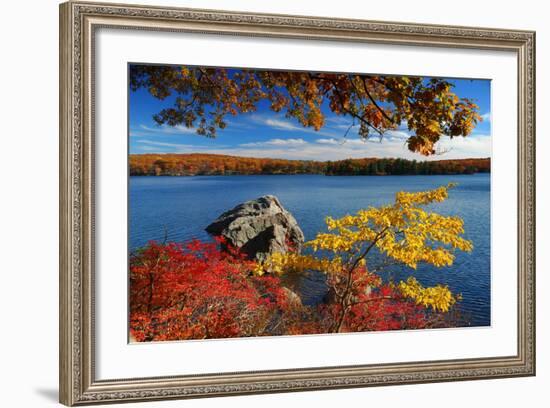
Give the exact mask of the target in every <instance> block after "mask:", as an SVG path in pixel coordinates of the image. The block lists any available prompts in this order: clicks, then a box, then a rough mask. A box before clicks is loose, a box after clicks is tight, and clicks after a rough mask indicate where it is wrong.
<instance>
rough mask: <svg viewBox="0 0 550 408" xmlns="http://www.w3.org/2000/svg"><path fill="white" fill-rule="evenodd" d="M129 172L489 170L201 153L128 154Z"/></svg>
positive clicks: (465, 162) (456, 163)
mask: <svg viewBox="0 0 550 408" xmlns="http://www.w3.org/2000/svg"><path fill="white" fill-rule="evenodd" d="M129 170H130V175H131V176H223V175H262V174H265V175H275V174H322V175H327V176H351V175H364V176H367V175H377V176H384V175H437V174H474V173H489V172H490V171H491V159H490V158H483V159H456V160H437V161H417V160H407V159H394V158H384V159H377V158H363V159H345V160H337V161H314V160H285V159H270V158H252V157H238V156H227V155H218V154H201V153H191V154H133V155H130V159H129Z"/></svg>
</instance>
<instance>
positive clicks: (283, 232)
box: [206, 195, 304, 261]
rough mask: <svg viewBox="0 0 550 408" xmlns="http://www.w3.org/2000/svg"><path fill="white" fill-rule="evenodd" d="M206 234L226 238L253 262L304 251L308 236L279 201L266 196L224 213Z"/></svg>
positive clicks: (208, 228)
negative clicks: (276, 254)
mask: <svg viewBox="0 0 550 408" xmlns="http://www.w3.org/2000/svg"><path fill="white" fill-rule="evenodd" d="M206 231H207V232H208V233H210V234H212V235H214V236H222V237H224V238H225V239H226V240H227V242H228V243H229V244H231V245H233V246H235V247H237V248H240V250H241V251H242V252H243V253H245V254H246V255H247V256H248V257H249V258H250V259H255V260H258V261H264V260H265V259H266V258H267V256H268V255H269V254H273V253H275V252H282V253H285V252H288V251H289V250H290V249H291V248H289V244H290V246H291V247H292V248H293V249H295V250H296V251H300V250H301V249H302V244H303V243H304V233H303V232H302V230H301V229H300V227H299V226H298V223H297V222H296V219H295V218H294V217H293V216H292V214H291V213H290V212H288V211H287V210H285V209H284V207H283V206H282V205H281V202H280V201H279V199H278V198H277V197H275V196H272V195H266V196H263V197H260V198H257V199H255V200H251V201H247V202H245V203H242V204H239V205H238V206H236V207H235V208H233V209H232V210H229V211H226V212H224V213H223V214H222V215H220V216H219V217H218V219H216V220H215V221H214V222H213V223H212V224H210V225H209V226H208V227H206Z"/></svg>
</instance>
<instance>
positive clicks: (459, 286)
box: [129, 173, 491, 326]
mask: <svg viewBox="0 0 550 408" xmlns="http://www.w3.org/2000/svg"><path fill="white" fill-rule="evenodd" d="M490 180H491V177H490V174H486V173H482V174H473V175H451V176H448V175H445V176H335V177H330V176H322V175H288V176H284V175H277V176H267V175H265V176H194V177H130V182H129V246H130V250H131V251H132V250H135V249H136V248H139V247H141V246H143V245H145V244H146V243H147V242H148V241H150V240H158V241H162V240H164V238H165V236H166V237H167V239H168V241H178V242H183V241H188V240H190V239H193V238H198V239H200V240H210V239H211V238H210V236H209V235H208V234H207V233H206V232H205V231H204V228H205V227H206V226H207V225H208V224H210V223H211V222H212V221H213V220H214V219H216V218H217V217H218V216H219V215H220V214H221V213H222V212H224V211H227V210H229V209H231V208H233V207H234V206H236V205H237V204H239V203H241V202H243V201H247V200H251V199H254V198H258V197H260V196H262V195H266V194H273V195H275V196H277V197H278V198H279V200H280V201H281V203H282V204H283V206H284V207H285V208H286V209H287V210H288V211H290V212H291V213H292V214H293V215H294V217H295V218H296V220H297V221H298V224H299V225H300V227H301V228H302V230H303V232H304V235H305V238H306V241H307V240H310V239H312V238H314V237H315V235H316V233H317V232H319V231H324V230H325V223H324V219H325V217H326V216H328V215H330V216H332V217H335V218H337V217H340V216H343V215H345V214H350V213H354V212H356V211H357V210H359V209H361V208H366V207H368V206H378V205H383V204H389V203H392V202H393V201H394V197H395V193H396V192H397V191H401V190H406V191H423V190H429V189H433V188H436V187H439V186H441V185H446V184H447V183H449V182H456V183H458V186H457V187H456V188H454V189H453V190H451V192H450V197H449V199H448V200H447V201H445V202H443V203H439V204H435V205H432V206H431V207H430V208H431V209H433V210H434V211H437V212H439V213H441V214H445V215H458V216H460V217H462V219H463V220H464V228H465V230H466V233H465V237H466V238H468V239H470V240H472V241H473V244H474V250H473V251H472V252H471V253H461V252H458V253H457V256H456V259H455V263H454V265H453V266H452V267H445V268H435V267H430V266H426V265H419V267H418V269H417V270H416V271H414V270H412V269H408V268H406V267H399V268H395V267H394V268H392V269H391V270H389V271H387V272H385V273H383V274H382V277H383V278H384V279H394V280H399V279H406V277H407V276H409V275H414V276H415V277H416V278H417V279H418V280H419V281H420V282H421V283H422V284H424V285H435V284H438V283H441V284H446V285H448V286H449V288H450V289H451V290H452V291H453V293H461V294H462V297H463V300H462V302H461V308H462V310H463V311H464V315H465V316H467V318H468V320H469V323H470V324H471V325H472V326H487V325H490V316H491V309H490V305H491V297H490V288H491V270H490V255H491V238H490V231H491V217H490V197H491V195H490V194H491V193H490ZM288 283H289V285H290V286H292V287H293V288H294V289H295V290H297V291H298V292H299V293H300V295H301V297H302V300H303V302H304V303H305V304H316V303H319V302H320V301H321V300H322V297H323V296H324V293H325V290H326V287H325V284H324V276H323V275H321V274H304V275H303V276H298V277H293V278H292V280H290V281H289V282H288Z"/></svg>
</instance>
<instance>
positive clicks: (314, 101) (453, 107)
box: [130, 65, 481, 156]
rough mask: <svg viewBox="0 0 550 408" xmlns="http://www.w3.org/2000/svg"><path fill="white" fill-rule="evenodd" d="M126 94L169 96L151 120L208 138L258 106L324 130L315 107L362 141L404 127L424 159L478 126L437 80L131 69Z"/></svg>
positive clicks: (470, 107)
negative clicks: (444, 141)
mask: <svg viewBox="0 0 550 408" xmlns="http://www.w3.org/2000/svg"><path fill="white" fill-rule="evenodd" d="M130 88H131V89H132V90H137V89H139V88H145V89H147V90H148V91H149V93H150V94H151V95H153V96H154V97H156V98H158V99H160V100H163V99H165V98H167V97H169V96H170V95H175V102H174V104H173V105H172V106H170V107H167V108H164V109H162V110H161V111H160V112H158V113H157V114H155V115H154V120H155V121H156V122H157V123H158V124H166V125H169V126H177V125H183V126H186V127H188V128H192V127H195V128H196V129H197V133H198V134H199V135H203V136H207V137H215V136H216V132H217V129H224V128H225V127H226V126H227V124H228V123H227V119H226V117H227V116H228V115H233V116H235V115H238V114H240V113H246V112H254V111H256V109H257V107H258V104H259V102H260V101H268V103H269V106H270V108H271V110H273V111H274V112H283V113H284V114H285V115H286V116H287V117H288V118H292V119H294V120H297V121H298V122H299V123H300V124H301V125H302V126H304V127H310V128H313V129H315V130H320V129H321V128H322V127H323V126H324V125H325V115H324V114H323V111H322V107H327V106H328V108H329V109H330V110H331V111H332V112H333V113H335V114H336V115H338V116H344V117H348V118H350V119H351V123H350V128H348V130H347V131H346V133H345V135H347V133H348V132H349V130H350V129H351V127H353V126H359V130H358V133H359V136H360V137H362V138H364V139H366V138H369V137H370V136H371V135H372V134H376V135H378V136H380V137H382V136H383V134H384V132H386V131H388V130H391V129H396V128H398V127H399V126H400V125H401V124H404V125H406V126H407V128H408V129H409V131H411V133H412V136H410V137H409V138H408V139H407V142H406V143H407V146H408V148H409V150H411V151H413V152H418V153H420V154H422V155H425V156H429V155H432V154H435V153H436V148H435V144H436V142H437V141H438V140H439V139H440V137H441V136H449V137H451V138H453V137H456V136H468V135H469V134H470V133H471V132H472V130H473V129H474V128H475V126H476V124H477V123H478V122H479V121H481V116H480V115H479V113H478V109H479V108H478V106H477V105H476V104H475V103H473V101H472V100H470V99H468V98H459V97H458V96H457V95H456V94H455V93H454V92H453V91H452V89H453V84H451V83H450V82H448V81H446V80H444V79H441V78H431V79H428V80H426V79H423V78H422V77H412V76H383V75H363V74H361V75H358V74H345V73H314V72H290V71H259V70H250V69H238V70H228V69H225V68H203V67H187V66H149V65H132V66H131V67H130Z"/></svg>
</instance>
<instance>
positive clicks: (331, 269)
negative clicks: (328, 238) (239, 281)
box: [253, 252, 343, 276]
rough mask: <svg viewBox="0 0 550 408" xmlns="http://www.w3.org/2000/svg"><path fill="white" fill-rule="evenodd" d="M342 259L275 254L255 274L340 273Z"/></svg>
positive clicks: (296, 254)
mask: <svg viewBox="0 0 550 408" xmlns="http://www.w3.org/2000/svg"><path fill="white" fill-rule="evenodd" d="M342 266H343V263H342V259H341V258H340V257H337V256H336V257H334V258H333V259H327V258H316V257H314V256H312V255H301V254H298V253H295V252H288V253H284V254H283V253H274V254H271V255H270V256H269V258H268V259H267V260H266V261H264V262H263V263H262V264H258V265H257V266H256V268H255V269H254V271H253V273H254V274H255V275H257V276H262V275H263V274H264V273H266V272H268V273H274V274H277V275H282V274H284V273H292V272H303V271H307V270H316V271H320V272H323V273H332V274H333V273H339V272H341V270H342Z"/></svg>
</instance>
